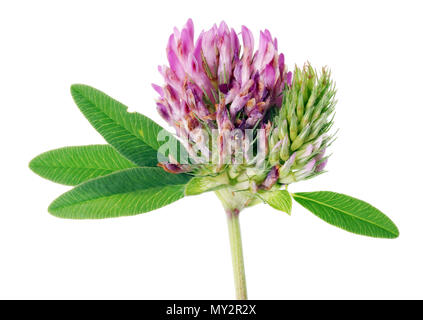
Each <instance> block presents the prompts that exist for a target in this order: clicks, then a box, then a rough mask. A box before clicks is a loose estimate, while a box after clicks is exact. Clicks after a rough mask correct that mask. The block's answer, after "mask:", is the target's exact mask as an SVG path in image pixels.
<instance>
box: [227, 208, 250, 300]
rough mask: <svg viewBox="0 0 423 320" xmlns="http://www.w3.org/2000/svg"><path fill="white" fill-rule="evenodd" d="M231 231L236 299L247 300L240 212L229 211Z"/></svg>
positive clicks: (228, 218) (228, 217) (229, 227)
mask: <svg viewBox="0 0 423 320" xmlns="http://www.w3.org/2000/svg"><path fill="white" fill-rule="evenodd" d="M226 213H227V220H228V229H229V240H230V243H231V253H232V266H233V269H234V280H235V290H236V298H237V299H238V300H247V283H246V280H245V270H244V258H243V255H242V241H241V229H240V226H239V210H238V209H233V210H227V211H226Z"/></svg>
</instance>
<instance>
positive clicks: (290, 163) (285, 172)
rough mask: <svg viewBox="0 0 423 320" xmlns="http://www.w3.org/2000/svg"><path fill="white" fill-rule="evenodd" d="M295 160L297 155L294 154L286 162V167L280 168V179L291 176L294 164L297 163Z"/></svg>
mask: <svg viewBox="0 0 423 320" xmlns="http://www.w3.org/2000/svg"><path fill="white" fill-rule="evenodd" d="M295 158H296V153H295V152H294V153H293V154H292V156H290V157H289V159H288V161H286V162H285V163H284V165H283V166H282V167H280V168H279V179H280V178H283V177H286V176H287V175H288V174H289V172H290V171H291V168H292V166H293V164H294V163H295Z"/></svg>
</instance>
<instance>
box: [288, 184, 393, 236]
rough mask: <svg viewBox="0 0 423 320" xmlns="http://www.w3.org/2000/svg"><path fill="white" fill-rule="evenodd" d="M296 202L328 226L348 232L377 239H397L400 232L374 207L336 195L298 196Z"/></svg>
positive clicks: (319, 192)
mask: <svg viewBox="0 0 423 320" xmlns="http://www.w3.org/2000/svg"><path fill="white" fill-rule="evenodd" d="M293 197H294V199H295V201H297V202H298V203H299V204H301V205H302V206H303V207H305V208H307V209H308V210H310V211H311V212H312V213H314V214H315V215H316V216H318V217H319V218H321V219H323V220H324V221H326V222H327V223H330V224H332V225H334V226H337V227H339V228H342V229H344V230H347V231H350V232H353V233H357V234H361V235H365V236H370V237H376V238H397V237H398V236H399V231H398V228H397V227H396V226H395V224H394V223H393V222H392V221H391V220H390V219H389V218H388V217H387V216H385V215H384V214H383V213H382V212H380V211H379V210H378V209H376V208H375V207H373V206H371V205H370V204H368V203H366V202H364V201H362V200H359V199H356V198H353V197H350V196H347V195H344V194H340V193H336V192H330V191H318V192H299V193H294V194H293Z"/></svg>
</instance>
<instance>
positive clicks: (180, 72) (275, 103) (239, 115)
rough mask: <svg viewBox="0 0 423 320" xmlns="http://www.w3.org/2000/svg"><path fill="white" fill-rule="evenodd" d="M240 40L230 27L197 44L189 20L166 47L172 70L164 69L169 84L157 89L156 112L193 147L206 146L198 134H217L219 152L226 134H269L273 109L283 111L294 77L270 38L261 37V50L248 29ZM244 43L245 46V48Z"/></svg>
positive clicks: (208, 34)
mask: <svg viewBox="0 0 423 320" xmlns="http://www.w3.org/2000/svg"><path fill="white" fill-rule="evenodd" d="M240 35H241V37H239V35H238V34H237V33H236V32H235V30H234V29H229V28H228V26H227V25H226V23H225V22H222V23H221V24H220V26H219V27H217V26H216V25H214V26H213V27H212V28H211V29H210V30H208V31H202V32H201V33H200V35H199V36H198V38H197V39H196V40H195V41H194V25H193V22H192V20H191V19H190V20H188V22H187V23H186V25H185V27H184V28H183V29H182V30H181V31H179V30H178V29H176V28H175V29H174V33H173V34H172V35H171V36H170V38H169V42H168V45H167V58H168V61H169V66H160V67H159V71H160V73H161V74H162V75H163V78H164V80H165V84H164V85H163V86H158V85H155V84H153V88H154V89H155V90H156V91H157V93H158V94H159V95H160V97H159V99H158V100H157V109H158V112H159V113H160V115H161V116H162V117H163V118H164V119H165V120H166V121H167V122H168V123H169V124H170V125H171V126H172V127H174V128H175V130H176V133H177V135H178V136H180V137H187V138H188V139H189V144H188V145H187V147H188V148H190V144H201V142H202V140H203V137H201V135H197V136H196V135H195V134H193V133H194V132H196V129H217V130H218V131H219V139H220V140H219V148H222V149H223V148H224V144H225V141H223V139H224V137H223V131H225V130H233V129H237V128H239V129H250V128H257V127H258V128H265V127H266V122H267V121H268V120H267V119H266V114H267V112H268V110H269V108H272V107H278V108H280V106H281V103H282V91H283V88H284V86H285V84H286V83H288V84H290V82H291V78H292V75H291V73H290V72H288V73H287V72H286V68H285V63H284V56H283V54H282V53H280V54H279V53H278V43H277V40H276V39H273V38H272V36H271V34H270V32H269V31H268V30H265V31H264V32H260V40H259V44H258V49H257V50H256V51H254V38H253V35H252V33H251V31H250V30H249V29H247V28H246V27H242V30H241V33H240ZM241 41H242V45H241Z"/></svg>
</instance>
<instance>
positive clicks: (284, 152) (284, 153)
mask: <svg viewBox="0 0 423 320" xmlns="http://www.w3.org/2000/svg"><path fill="white" fill-rule="evenodd" d="M289 145H290V141H289V136H288V135H286V136H285V137H284V138H283V140H282V147H281V151H280V157H281V159H282V160H283V161H286V160H288V159H289Z"/></svg>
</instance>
